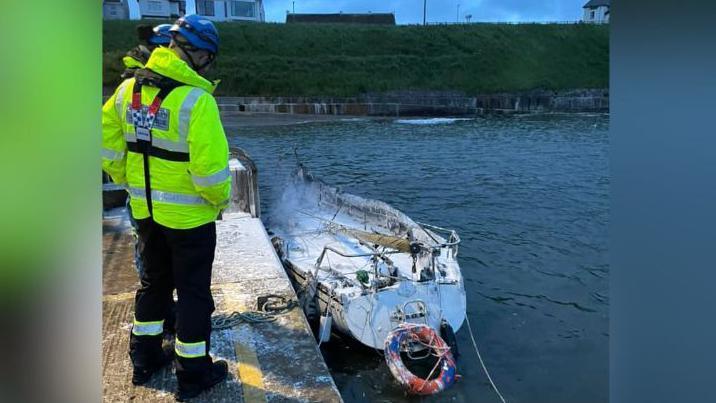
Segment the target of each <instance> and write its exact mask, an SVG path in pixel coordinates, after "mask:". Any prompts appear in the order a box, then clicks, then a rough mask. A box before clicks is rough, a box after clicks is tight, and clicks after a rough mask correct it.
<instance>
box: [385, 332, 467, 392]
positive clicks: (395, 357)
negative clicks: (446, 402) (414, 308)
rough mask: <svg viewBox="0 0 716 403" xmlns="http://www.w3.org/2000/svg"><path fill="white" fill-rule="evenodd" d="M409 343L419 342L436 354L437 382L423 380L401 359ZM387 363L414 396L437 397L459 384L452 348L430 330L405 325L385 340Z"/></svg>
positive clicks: (396, 377) (394, 374)
mask: <svg viewBox="0 0 716 403" xmlns="http://www.w3.org/2000/svg"><path fill="white" fill-rule="evenodd" d="M408 341H416V342H419V343H421V344H423V345H425V346H426V347H428V348H430V349H432V350H433V354H434V355H436V356H437V357H438V362H437V363H436V364H435V367H434V368H433V371H434V370H435V369H437V368H438V367H439V368H440V373H439V375H438V376H437V377H436V378H435V379H423V378H420V377H418V376H417V375H415V374H413V373H412V372H410V370H409V369H408V368H407V367H406V366H405V364H404V363H403V360H402V358H401V357H400V351H401V349H402V348H401V347H402V346H403V345H404V344H405V343H406V342H408ZM385 361H386V363H387V364H388V368H390V372H391V373H392V374H393V376H394V377H395V379H397V380H398V382H399V383H400V384H401V385H403V387H405V388H406V389H407V391H408V393H410V394H414V395H433V394H436V393H439V392H441V391H443V390H445V389H446V388H448V387H450V386H451V385H452V384H453V383H455V377H456V376H457V369H456V365H455V359H454V358H453V355H452V352H451V351H450V347H449V346H448V345H447V343H445V341H444V340H443V339H442V338H441V337H440V335H438V334H437V332H435V330H433V328H431V327H430V326H427V325H422V324H412V323H403V324H401V325H400V326H398V327H397V328H395V329H394V330H393V331H391V332H390V333H389V334H388V337H387V338H386V340H385Z"/></svg>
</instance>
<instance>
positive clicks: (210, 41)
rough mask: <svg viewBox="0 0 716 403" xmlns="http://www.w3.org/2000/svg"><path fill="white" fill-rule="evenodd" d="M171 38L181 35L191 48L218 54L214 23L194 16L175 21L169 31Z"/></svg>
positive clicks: (216, 32)
mask: <svg viewBox="0 0 716 403" xmlns="http://www.w3.org/2000/svg"><path fill="white" fill-rule="evenodd" d="M169 31H170V32H171V33H172V37H174V35H176V34H181V36H183V37H184V38H185V39H186V40H187V41H188V42H189V44H190V45H191V46H194V47H195V48H199V49H205V50H208V51H209V52H211V53H212V54H216V53H217V52H219V31H217V30H216V27H215V26H214V23H213V22H211V21H210V20H208V19H206V18H205V17H201V16H199V15H196V14H191V15H185V16H184V17H181V18H179V19H178V20H176V22H175V23H174V25H172V27H171V28H170V29H169Z"/></svg>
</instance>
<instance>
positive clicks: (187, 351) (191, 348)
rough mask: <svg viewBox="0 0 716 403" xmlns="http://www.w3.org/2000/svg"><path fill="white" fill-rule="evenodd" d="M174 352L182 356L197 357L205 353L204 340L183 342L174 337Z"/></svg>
mask: <svg viewBox="0 0 716 403" xmlns="http://www.w3.org/2000/svg"><path fill="white" fill-rule="evenodd" d="M174 352H176V354H177V355H178V356H179V357H182V358H198V357H203V356H205V355H206V342H205V341H200V342H196V343H184V342H183V341H181V340H179V339H178V338H177V339H176V345H175V346H174Z"/></svg>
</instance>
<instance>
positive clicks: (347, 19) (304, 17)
mask: <svg viewBox="0 0 716 403" xmlns="http://www.w3.org/2000/svg"><path fill="white" fill-rule="evenodd" d="M286 22H287V23H292V22H308V23H321V22H323V23H347V24H384V25H395V15H394V14H393V13H385V14H384V13H369V14H346V13H339V14H288V15H286Z"/></svg>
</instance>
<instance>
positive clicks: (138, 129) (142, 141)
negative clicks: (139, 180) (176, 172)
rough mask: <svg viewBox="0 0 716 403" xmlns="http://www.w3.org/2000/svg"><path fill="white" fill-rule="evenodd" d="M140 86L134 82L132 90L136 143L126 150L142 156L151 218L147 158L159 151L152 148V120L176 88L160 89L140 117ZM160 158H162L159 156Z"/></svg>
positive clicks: (150, 188) (137, 81)
mask: <svg viewBox="0 0 716 403" xmlns="http://www.w3.org/2000/svg"><path fill="white" fill-rule="evenodd" d="M142 86H143V80H136V81H135V82H134V88H133V89H132V121H133V122H132V123H133V124H134V131H135V133H136V134H137V142H136V143H127V148H128V149H129V150H130V151H135V152H139V153H141V154H142V156H143V162H144V192H145V195H146V196H145V197H146V199H147V209H148V210H149V215H150V216H153V215H154V214H153V209H152V183H151V175H150V173H149V156H150V155H155V154H156V153H157V150H159V149H157V148H156V147H153V146H152V126H154V118H155V117H156V113H157V112H158V111H159V107H160V106H161V104H162V102H163V101H164V99H165V98H166V97H167V95H169V93H170V92H172V90H173V89H174V88H176V87H177V86H175V85H166V86H162V87H160V88H159V93H158V94H157V96H156V97H155V98H154V100H153V101H152V104H151V105H150V106H149V110H148V111H147V114H146V115H145V116H142ZM132 144H134V145H132ZM161 151H162V152H164V153H171V152H169V151H164V150H161ZM159 154H161V153H159ZM172 154H173V153H172ZM176 154H181V153H176ZM156 156H158V155H156ZM160 158H162V157H161V156H160ZM167 159H169V158H167ZM187 161H188V155H187Z"/></svg>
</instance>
